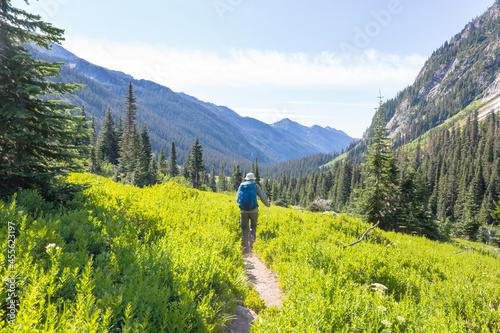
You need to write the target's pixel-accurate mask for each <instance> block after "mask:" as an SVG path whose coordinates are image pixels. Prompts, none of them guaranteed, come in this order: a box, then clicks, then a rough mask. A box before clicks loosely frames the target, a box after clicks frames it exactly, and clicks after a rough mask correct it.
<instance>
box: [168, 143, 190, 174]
mask: <svg viewBox="0 0 500 333" xmlns="http://www.w3.org/2000/svg"><path fill="white" fill-rule="evenodd" d="M168 174H169V175H170V176H172V177H176V176H178V175H179V168H178V167H177V153H176V152H175V142H174V141H172V145H171V147H170V155H169V159H168ZM186 178H187V177H186Z"/></svg>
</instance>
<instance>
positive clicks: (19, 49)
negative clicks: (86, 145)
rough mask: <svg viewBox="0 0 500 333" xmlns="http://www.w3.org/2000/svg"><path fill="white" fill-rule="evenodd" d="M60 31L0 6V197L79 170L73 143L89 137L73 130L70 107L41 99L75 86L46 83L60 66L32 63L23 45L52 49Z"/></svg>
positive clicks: (74, 123) (4, 1) (8, 3)
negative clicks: (0, 194) (2, 194)
mask: <svg viewBox="0 0 500 333" xmlns="http://www.w3.org/2000/svg"><path fill="white" fill-rule="evenodd" d="M63 32H64V31H63V30H61V29H58V28H55V27H53V26H52V25H51V24H50V23H46V22H43V21H41V20H40V17H39V16H37V15H32V14H30V13H28V12H26V11H24V10H20V9H17V8H14V7H13V6H12V5H11V1H9V0H2V1H0V59H1V65H0V87H1V88H0V118H1V119H2V121H0V192H1V193H4V194H10V193H12V192H15V191H18V190H20V189H25V188H33V187H36V188H39V189H41V190H42V191H45V190H48V188H49V187H50V184H51V183H52V181H53V180H54V178H56V177H58V176H61V175H64V174H66V173H68V172H71V171H81V170H82V168H83V166H82V164H81V160H82V156H81V155H80V154H79V150H81V149H82V147H76V145H75V142H77V141H78V140H79V139H81V138H84V137H86V136H88V135H89V133H88V132H87V131H85V130H81V129H80V130H77V128H78V126H79V125H80V126H81V125H84V120H83V119H82V117H72V116H71V115H70V111H71V110H75V109H76V107H75V106H73V105H68V104H65V103H63V102H61V101H50V100H46V99H45V98H44V96H48V95H52V96H59V95H63V94H73V93H74V90H75V89H77V88H78V87H79V86H78V85H74V84H67V83H62V82H49V81H48V80H47V78H48V77H57V76H58V75H59V69H60V68H61V65H62V63H47V62H45V61H40V60H34V59H33V58H32V57H31V54H30V53H29V51H28V50H27V49H26V48H25V47H24V46H23V45H25V44H29V43H31V44H34V45H36V46H38V47H40V48H45V49H50V47H51V44H52V43H54V44H60V43H61V41H62V40H63Z"/></svg>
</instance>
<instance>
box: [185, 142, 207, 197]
mask: <svg viewBox="0 0 500 333" xmlns="http://www.w3.org/2000/svg"><path fill="white" fill-rule="evenodd" d="M190 151H191V155H190V157H191V158H190V160H189V161H188V166H189V177H190V181H191V184H192V185H193V187H194V188H199V187H200V185H201V184H202V183H203V181H202V172H203V171H204V170H205V162H204V161H203V148H202V146H201V144H200V139H199V138H198V135H196V137H195V139H194V142H193V145H192V146H191V149H190Z"/></svg>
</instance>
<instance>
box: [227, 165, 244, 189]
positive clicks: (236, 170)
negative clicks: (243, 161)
mask: <svg viewBox="0 0 500 333" xmlns="http://www.w3.org/2000/svg"><path fill="white" fill-rule="evenodd" d="M230 181H231V190H232V191H237V190H238V188H239V187H240V184H241V181H242V177H241V167H240V164H239V163H234V164H233V172H232V173H231V178H230Z"/></svg>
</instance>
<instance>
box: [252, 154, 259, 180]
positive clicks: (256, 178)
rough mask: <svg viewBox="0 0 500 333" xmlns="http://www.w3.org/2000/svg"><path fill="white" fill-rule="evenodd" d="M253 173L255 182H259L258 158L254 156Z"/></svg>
mask: <svg viewBox="0 0 500 333" xmlns="http://www.w3.org/2000/svg"><path fill="white" fill-rule="evenodd" d="M253 174H254V175H255V182H256V183H257V184H260V172H259V160H258V158H257V157H256V158H255V170H253Z"/></svg>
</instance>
